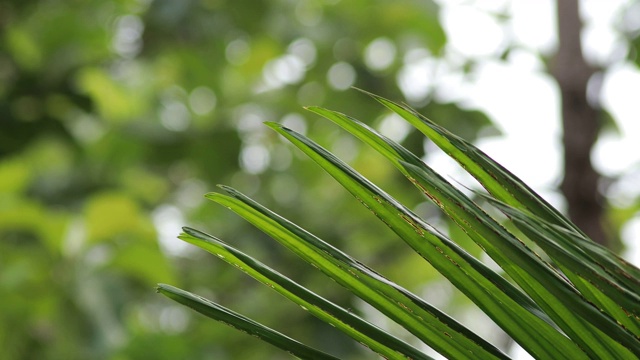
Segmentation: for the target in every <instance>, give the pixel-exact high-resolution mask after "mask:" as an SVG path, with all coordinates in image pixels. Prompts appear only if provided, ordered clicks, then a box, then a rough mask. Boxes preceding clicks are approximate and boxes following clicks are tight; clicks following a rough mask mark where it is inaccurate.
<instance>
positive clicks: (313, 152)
mask: <svg viewBox="0 0 640 360" xmlns="http://www.w3.org/2000/svg"><path fill="white" fill-rule="evenodd" d="M315 110H318V109H315ZM268 125H269V126H271V127H272V128H274V129H275V130H276V131H277V132H278V133H280V134H281V135H283V136H285V137H286V138H287V139H288V140H289V141H291V142H292V143H293V144H294V145H296V146H297V147H298V148H300V149H301V150H302V151H303V152H304V153H305V154H307V155H308V156H309V157H311V158H312V159H313V160H314V161H316V162H317V163H318V164H319V165H320V166H322V167H323V168H324V169H325V170H326V171H327V172H328V173H329V174H330V175H331V176H333V177H334V178H335V179H336V180H338V182H340V183H341V184H342V185H343V186H344V187H345V188H346V189H347V190H349V191H350V192H351V193H352V194H353V195H354V196H355V197H356V198H358V200H360V201H361V202H362V203H363V204H364V205H365V206H366V207H367V208H369V209H370V210H371V211H372V212H373V213H374V214H375V215H376V216H378V217H379V218H380V219H381V220H382V221H383V222H384V223H386V224H387V225H388V226H389V227H390V228H391V229H392V230H394V231H395V232H396V233H397V234H398V235H399V236H400V237H401V238H402V239H403V240H404V241H406V242H407V244H409V245H410V246H411V247H412V248H414V250H416V252H418V253H419V254H420V255H421V256H423V257H424V258H425V259H427V260H428V261H429V262H430V263H431V264H432V265H433V266H434V267H435V268H436V269H438V271H440V272H441V273H442V274H443V275H445V276H446V277H447V278H448V279H449V280H450V281H451V282H452V283H453V284H454V285H455V286H457V287H458V288H459V289H460V290H461V291H463V292H464V293H465V294H466V295H467V296H469V297H470V298H471V299H472V300H473V301H474V302H476V303H477V304H478V305H479V306H480V307H481V308H482V309H483V311H485V312H486V313H487V314H488V315H489V316H491V317H492V318H493V319H494V320H495V321H496V322H497V323H499V324H501V325H503V327H504V329H505V330H506V331H509V332H510V333H511V335H512V336H514V338H516V339H518V340H519V341H520V342H521V345H522V346H523V347H524V348H525V349H527V350H528V351H530V352H531V353H533V354H537V355H540V357H549V356H552V357H555V358H557V357H558V356H563V355H566V356H567V358H575V357H576V356H578V354H580V353H581V352H580V349H579V348H578V347H577V346H575V344H573V343H572V342H570V341H569V340H568V339H566V337H565V336H564V335H562V334H560V333H559V332H558V331H556V330H555V329H554V328H553V327H551V326H549V324H547V323H546V322H545V321H544V320H543V319H546V316H544V315H543V314H541V311H540V310H539V309H538V308H537V306H536V305H535V304H534V303H533V302H532V301H531V300H530V299H529V298H528V297H527V296H525V295H523V294H522V293H521V292H519V291H518V290H516V289H515V288H514V287H513V286H512V285H511V284H509V283H508V282H507V281H505V280H504V279H502V278H501V277H500V276H498V275H497V274H495V273H493V272H492V271H491V270H489V269H487V268H486V267H485V266H484V265H483V264H482V263H480V262H479V261H477V260H476V259H475V258H473V257H472V256H470V255H468V254H467V253H466V252H465V251H464V250H462V249H460V248H459V247H458V246H456V245H455V244H454V243H452V242H451V241H449V240H447V239H446V238H445V237H444V236H442V235H441V234H439V233H438V232H437V230H435V229H432V228H431V227H430V226H428V225H427V224H425V223H424V222H423V221H422V220H421V219H419V218H418V217H417V216H416V215H415V214H413V213H412V212H411V211H409V210H408V209H406V208H405V207H404V206H402V205H400V204H399V203H398V202H397V201H396V200H394V199H393V198H391V197H390V196H389V195H387V194H386V193H384V192H383V191H382V190H380V189H378V188H377V187H376V186H375V185H373V184H371V183H370V182H369V181H368V180H366V179H364V178H363V177H362V176H360V175H359V174H358V173H357V172H355V170H353V169H351V168H350V167H348V166H347V165H346V164H344V163H343V162H341V161H340V160H338V159H337V158H335V157H334V156H333V155H331V154H330V153H329V152H327V151H326V150H324V149H322V148H321V147H320V146H318V145H317V144H315V143H314V142H312V141H311V140H309V139H307V138H306V137H304V136H302V135H300V134H298V133H296V132H294V131H292V130H289V129H286V128H284V127H282V126H279V125H277V124H273V123H268ZM425 240H426V241H425ZM505 293H507V294H505ZM559 348H562V349H564V350H566V351H558V350H557V349H559ZM584 358H586V356H584Z"/></svg>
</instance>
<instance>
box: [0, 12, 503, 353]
mask: <svg viewBox="0 0 640 360" xmlns="http://www.w3.org/2000/svg"><path fill="white" fill-rule="evenodd" d="M446 41H447V40H446V37H445V34H444V31H443V29H442V28H441V26H440V23H439V22H438V7H437V6H436V5H435V4H434V3H433V2H431V1H418V0H403V1H383V0H375V1H365V0H358V1H336V0H324V1H321V0H313V1H287V0H278V1H267V0H241V1H238V0H236V1H225V0H185V1H170V0H155V1H151V0H118V1H99V0H85V1H78V0H72V1H61V0H44V1H17V0H13V1H3V2H2V3H0V309H2V311H0V348H1V349H2V352H3V355H2V356H3V358H7V359H89V358H90V359H174V358H183V359H205V358H215V359H249V360H250V359H267V358H268V359H279V358H283V356H284V355H282V354H281V353H280V351H278V350H274V349H271V348H270V347H269V346H268V345H264V344H262V343H261V342H259V341H257V340H256V341H252V340H248V339H247V338H245V337H244V336H243V335H242V334H236V333H235V332H229V331H228V330H227V329H226V328H224V327H221V326H216V325H215V324H211V323H210V322H209V321H206V320H205V319H203V318H201V317H199V316H197V315H193V314H191V313H190V312H188V311H187V310H184V309H182V308H180V307H178V306H177V305H172V304H170V303H169V302H168V301H167V300H166V299H163V298H161V297H159V296H157V295H156V294H155V293H154V291H153V287H154V285H155V283H157V282H167V283H173V284H177V285H180V286H181V287H184V288H189V289H193V290H194V291H196V292H198V293H201V294H203V295H207V296H209V297H211V298H213V299H215V300H216V301H219V302H220V303H223V304H232V305H233V306H232V307H233V308H234V309H235V310H237V311H239V312H241V313H244V314H247V315H248V316H250V317H255V318H256V319H259V320H260V321H261V322H263V323H265V324H267V325H271V326H273V327H275V328H278V329H280V330H283V331H284V332H285V333H288V334H295V335H296V338H298V339H300V340H301V341H303V342H305V343H308V344H311V345H314V344H319V343H323V344H324V346H323V348H325V349H327V348H328V347H329V350H330V351H332V352H333V353H335V354H340V355H341V357H342V358H345V359H360V358H362V356H364V355H363V350H362V349H360V348H358V347H357V346H355V345H353V344H352V343H351V341H350V340H349V339H347V338H345V337H343V336H342V335H340V334H337V333H336V332H335V331H333V329H331V328H330V327H328V326H326V325H324V324H322V323H320V322H319V321H316V320H315V319H313V318H311V317H309V315H307V314H306V313H305V312H302V311H298V309H294V308H292V306H290V305H289V304H288V303H286V302H282V301H279V298H278V297H277V295H274V294H271V293H270V292H269V291H268V290H267V289H262V288H261V287H260V286H259V285H256V284H254V283H253V282H252V281H251V280H249V279H248V278H245V277H243V276H241V275H238V274H237V273H236V272H234V271H226V268H225V265H224V264H219V263H218V262H217V261H212V259H210V258H208V257H207V256H205V255H202V254H200V253H199V252H197V251H192V249H189V248H180V247H178V248H176V245H173V244H175V243H177V241H175V242H173V241H171V242H168V241H166V239H172V238H174V237H175V236H177V235H178V233H179V226H181V225H186V224H188V225H191V226H194V227H198V228H200V229H203V230H207V231H210V232H211V233H213V234H216V235H217V236H219V237H220V238H222V239H225V240H228V241H230V242H233V243H234V244H236V245H237V246H238V247H240V248H243V249H245V250H246V251H247V252H249V253H251V254H253V255H254V256H256V257H261V258H262V259H263V261H265V262H266V263H268V264H270V265H272V266H274V267H275V268H279V269H282V270H285V269H286V270H288V271H287V273H288V274H294V276H293V277H294V279H295V280H298V281H301V282H303V283H304V284H305V285H308V286H309V288H311V289H314V290H316V291H318V292H320V293H322V294H323V295H324V296H326V297H327V298H330V299H331V300H333V301H335V302H337V303H340V304H342V305H344V306H347V307H350V308H354V309H356V310H357V309H358V306H359V304H356V303H352V302H353V301H354V300H353V299H352V298H351V297H350V296H349V295H348V294H345V293H344V291H342V290H341V289H339V288H338V287H337V286H336V287H327V286H326V284H324V282H321V281H319V280H320V278H321V275H320V274H317V273H316V272H313V271H309V270H310V269H308V268H307V267H306V266H305V265H304V264H301V263H300V262H299V261H298V260H296V259H294V257H293V256H292V255H289V254H287V253H285V252H283V251H281V250H279V249H277V247H275V246H272V244H271V242H270V241H268V239H264V240H265V241H255V239H256V238H258V239H262V238H264V235H262V234H261V233H258V232H257V231H255V230H253V229H251V228H249V227H246V226H244V225H241V224H242V222H241V221H240V220H239V219H238V218H236V217H234V216H233V215H231V214H230V213H228V212H225V211H223V210H220V209H218V207H216V206H211V205H210V204H208V203H206V202H204V199H203V198H202V194H203V193H205V192H207V191H209V190H212V189H213V187H214V186H215V184H217V183H225V184H228V185H231V186H233V187H235V188H237V189H240V190H242V191H243V192H244V193H246V194H248V195H251V196H254V197H256V199H258V200H260V201H261V202H262V203H264V204H266V205H268V206H270V207H272V208H274V209H277V211H278V212H279V213H281V214H282V215H283V216H286V217H288V218H290V219H291V220H293V221H294V222H301V223H304V224H307V226H308V227H309V229H310V230H311V231H313V232H315V233H317V234H318V235H320V236H321V237H322V238H324V239H327V240H330V241H332V242H334V243H335V244H337V245H339V246H340V247H341V248H343V249H345V251H347V252H348V253H351V254H353V255H354V256H356V257H358V258H359V259H362V260H364V261H366V262H368V263H370V264H372V265H373V266H374V267H375V268H376V269H379V270H381V271H382V272H383V273H385V274H386V275H388V276H389V277H390V278H392V279H394V280H395V281H397V282H399V283H400V284H402V285H403V286H406V287H408V288H411V289H414V290H416V289H420V288H421V287H422V286H424V281H425V279H427V280H428V279H431V278H434V277H435V273H434V271H433V270H432V269H431V268H429V267H428V266H427V265H426V264H425V263H424V262H422V260H421V259H420V258H419V257H417V255H415V254H414V253H412V252H411V251H408V249H406V248H405V247H404V246H403V245H401V244H400V242H398V241H393V234H392V233H391V232H390V231H389V230H387V229H386V227H384V226H383V225H380V224H379V223H378V222H375V221H371V219H369V214H368V213H367V212H366V211H365V210H363V209H361V208H360V207H359V206H358V204H357V203H356V204H354V202H353V201H351V200H352V199H351V198H350V197H348V196H345V195H346V192H344V191H343V190H341V189H339V188H338V185H336V184H335V183H334V182H333V181H332V180H331V179H330V178H329V177H328V176H318V175H317V174H318V171H317V169H316V168H315V165H313V164H311V163H310V162H309V161H308V160H306V159H304V158H303V157H302V156H299V154H298V153H296V152H294V151H292V148H291V147H289V146H287V145H285V144H284V143H283V142H282V141H280V139H279V138H278V136H277V135H275V134H273V133H272V132H270V131H268V130H266V129H265V127H264V126H263V125H262V124H261V123H262V122H263V121H278V122H282V123H284V124H285V125H287V126H289V127H292V128H294V129H296V130H298V131H301V132H303V133H304V132H305V129H312V130H313V134H314V138H315V139H316V140H317V141H318V142H320V143H321V144H322V145H324V146H326V147H328V148H329V149H331V150H332V151H333V152H335V153H336V154H337V155H339V156H340V157H341V158H343V159H346V160H348V161H350V162H351V163H352V164H353V165H354V167H356V168H358V169H360V170H361V171H362V173H363V174H364V175H365V176H367V177H369V178H370V179H372V180H373V181H375V182H376V183H377V184H379V185H381V186H382V187H384V186H385V185H387V186H388V185H390V184H394V183H397V181H398V180H399V176H398V175H397V174H396V173H395V172H394V171H392V169H391V168H390V167H385V166H383V165H378V164H381V162H379V161H375V162H372V161H371V159H372V158H375V159H377V155H376V154H373V153H372V152H361V151H360V147H359V145H358V144H357V142H356V141H355V140H354V139H351V138H349V137H348V135H343V134H340V132H339V131H338V130H337V129H336V128H334V127H333V126H332V125H331V124H329V123H328V122H325V121H323V120H319V119H317V117H315V116H311V115H310V114H307V113H305V112H304V110H302V106H305V105H321V106H326V107H329V108H332V109H338V110H340V109H344V111H346V110H347V109H348V110H349V111H350V112H352V113H357V114H359V117H360V118H361V119H369V123H370V125H372V126H374V127H380V126H382V125H383V123H384V122H385V121H389V119H388V113H386V112H383V111H382V110H381V109H380V107H377V106H370V99H368V98H367V97H366V96H363V95H361V94H359V93H358V92H356V91H345V90H346V89H347V88H348V87H349V86H352V85H353V86H357V87H360V88H364V89H367V90H369V91H371V92H374V93H377V94H380V95H382V96H384V97H388V98H392V99H402V98H405V97H406V95H407V94H406V89H405V90H403V89H402V88H400V87H399V85H398V81H397V77H398V74H399V72H400V71H401V70H402V68H403V66H404V65H405V63H406V60H405V57H406V56H407V54H409V53H411V52H412V51H413V52H414V53H415V52H416V51H418V52H420V53H421V54H427V55H428V56H429V57H432V58H434V59H439V58H441V57H442V56H443V53H444V51H443V50H444V48H445V46H446ZM374 44H375V46H374ZM376 49H377V50H376ZM367 52H370V55H368V56H367V55H366V53H367ZM469 61H470V60H468V59H465V60H464V61H462V62H460V63H459V64H458V65H455V66H458V68H459V70H460V71H461V72H464V71H465V69H468V67H469ZM451 66H454V65H451ZM407 101H409V102H410V103H411V105H412V106H413V107H415V108H417V109H418V110H422V111H423V112H425V113H431V114H433V117H434V118H436V119H437V120H439V121H449V122H450V123H447V124H445V125H446V126H447V127H449V128H450V129H454V130H455V129H459V130H460V131H458V133H460V134H461V135H463V136H464V137H465V138H466V139H468V140H473V139H474V138H475V137H476V136H477V134H478V132H479V131H480V130H485V131H486V130H487V128H488V127H490V126H491V125H490V122H489V120H488V118H487V116H486V115H484V114H482V113H479V112H477V111H470V110H467V109H465V108H462V107H460V106H459V105H458V104H456V103H438V101H437V99H435V98H434V96H433V94H432V92H430V91H424V92H423V93H422V94H421V95H420V96H418V98H416V97H415V96H413V97H410V99H407ZM354 108H355V109H357V110H354ZM485 133H486V132H485ZM399 136H400V138H399V140H403V139H404V140H403V144H404V145H405V146H407V147H408V148H409V149H410V150H412V151H414V152H416V153H418V154H420V155H424V153H425V146H424V143H423V140H422V138H421V137H419V136H416V134H414V133H413V132H409V133H404V134H400V135H399ZM372 163H375V164H376V167H373V168H372V167H371V166H370V164H372ZM311 168H313V171H307V169H311ZM394 189H395V192H394V193H393V194H392V195H394V196H396V197H398V198H399V199H400V200H402V201H403V202H404V203H405V204H408V205H412V206H414V207H415V210H416V211H417V212H419V213H420V214H421V215H423V216H424V217H426V218H431V219H436V218H437V217H438V215H437V212H436V210H435V209H434V207H432V206H430V205H427V203H426V202H425V201H424V200H423V199H420V198H416V197H414V196H413V195H412V193H413V192H412V190H411V186H409V185H407V186H406V187H405V188H403V187H397V186H396V187H394ZM302 204H304V206H302ZM299 209H304V213H302V212H301V211H300V210H299ZM327 214H331V216H327ZM335 214H348V215H349V216H348V217H346V216H345V217H340V216H338V217H336V216H335ZM303 218H304V221H299V220H300V219H303ZM336 219H337V221H336ZM436 221H437V220H436ZM364 222H366V223H367V224H369V225H367V226H362V224H363V223H364ZM456 237H457V238H462V237H464V234H462V233H460V234H457V235H456ZM407 269H410V271H408V270H407ZM399 274H403V275H402V278H395V277H394V275H399ZM406 274H411V275H412V276H410V277H406ZM319 284H322V285H319ZM223 289H224V291H223ZM447 291H451V290H447ZM455 299H456V300H455V301H454V302H452V304H450V305H449V306H450V307H455V306H458V305H464V304H466V300H463V299H462V298H455ZM265 304H268V306H269V308H268V309H265ZM266 310H268V311H266Z"/></svg>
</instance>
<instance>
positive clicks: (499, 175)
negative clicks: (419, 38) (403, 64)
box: [360, 90, 640, 288]
mask: <svg viewBox="0 0 640 360" xmlns="http://www.w3.org/2000/svg"><path fill="white" fill-rule="evenodd" d="M360 91H362V92H363V93H366V94H367V95H369V96H371V97H373V98H374V99H376V100H377V101H378V102H380V103H381V104H383V105H384V106H386V107H387V108H388V109H390V110H391V111H393V112H395V113H397V114H398V115H400V116H402V117H403V118H404V119H405V120H406V121H407V122H409V123H410V124H411V125H413V126H415V127H416V128H417V129H418V130H419V131H420V132H422V133H423V134H424V135H425V136H427V137H428V138H429V139H431V141H433V142H434V143H435V144H436V145H437V146H438V147H440V148H441V149H442V150H443V151H444V152H445V153H447V154H448V155H449V156H451V157H452V158H453V159H454V160H456V161H457V162H458V163H459V164H460V165H461V166H462V167H463V168H464V169H465V171H467V172H468V173H469V174H471V175H472V176H473V177H475V178H476V180H478V182H479V183H480V184H482V186H484V187H485V188H486V189H487V190H488V191H489V193H491V194H492V195H493V196H495V198H496V199H498V200H500V201H502V202H505V203H506V204H509V205H510V206H513V207H515V208H517V209H520V210H522V211H525V212H528V213H531V214H534V215H536V216H538V217H540V218H542V219H543V220H545V221H548V222H550V223H551V224H554V225H556V226H560V227H562V228H564V229H566V230H567V231H572V232H575V233H576V234H579V235H580V237H582V238H583V240H584V241H582V242H581V243H580V247H581V248H582V249H583V250H584V251H585V252H587V253H588V254H589V255H590V256H592V257H594V259H597V260H598V262H599V263H602V264H603V265H604V266H606V267H607V268H608V271H611V272H612V273H615V274H618V275H619V276H620V277H621V278H624V279H626V280H624V281H630V282H634V283H635V287H636V288H637V287H638V286H640V283H638V281H640V280H638V279H640V269H638V268H637V267H635V266H633V265H632V264H629V263H628V262H626V261H625V260H624V259H621V258H620V257H618V256H617V255H615V254H614V253H612V252H611V251H610V250H608V249H606V248H605V247H603V246H601V245H599V244H596V243H594V242H592V241H590V240H589V239H588V238H587V236H586V235H585V234H584V233H583V232H582V231H581V230H580V229H578V228H577V227H576V226H575V225H574V224H573V223H571V221H569V220H568V219H567V218H566V217H565V216H564V215H562V214H561V213H560V212H559V211H558V210H556V209H555V208H553V206H551V205H549V203H547V202H546V201H545V200H544V199H543V198H542V197H541V196H540V195H538V194H536V192H535V191H534V190H532V189H531V188H530V187H529V186H527V185H526V184H525V183H524V182H523V181H522V180H520V179H519V178H518V177H517V176H515V175H514V174H512V173H511V172H509V171H508V170H507V169H505V168H504V167H503V166H502V165H500V164H498V163H497V162H495V161H494V160H493V159H491V158H490V157H489V156H487V155H486V154H485V153H484V152H482V150H480V149H478V148H477V147H475V146H473V145H472V144H470V143H469V142H467V141H465V140H464V139H461V138H460V137H458V136H456V135H455V134H452V133H451V132H449V131H448V130H446V129H444V128H443V127H441V126H439V125H438V124H436V123H434V122H433V121H431V120H429V119H427V118H426V117H424V116H423V115H421V114H419V113H417V112H416V111H415V110H413V109H411V108H409V107H406V106H402V105H398V104H396V103H394V102H392V101H389V100H387V99H384V98H382V97H380V96H377V95H374V94H371V93H368V92H366V91H363V90H360Z"/></svg>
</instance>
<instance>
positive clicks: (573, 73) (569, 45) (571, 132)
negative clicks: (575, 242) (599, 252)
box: [551, 0, 610, 245]
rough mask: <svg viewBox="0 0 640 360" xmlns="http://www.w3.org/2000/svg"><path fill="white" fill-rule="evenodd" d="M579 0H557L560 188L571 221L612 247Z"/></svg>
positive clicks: (554, 70)
mask: <svg viewBox="0 0 640 360" xmlns="http://www.w3.org/2000/svg"><path fill="white" fill-rule="evenodd" d="M578 1H579V0H557V2H556V3H557V10H558V36H559V40H560V46H559V48H558V52H557V53H556V55H555V58H554V59H553V62H552V67H551V74H552V75H553V77H554V78H555V79H556V81H557V82H558V85H559V86H560V92H561V95H562V126H563V139H562V140H563V146H564V179H563V180H562V184H561V185H560V189H561V191H562V193H563V194H564V196H565V198H566V199H567V203H568V208H569V209H568V210H569V217H570V218H571V220H572V221H573V222H574V223H575V224H576V225H578V227H579V228H580V229H582V230H583V231H584V232H585V233H586V234H587V235H589V236H590V237H591V238H592V239H593V240H594V241H596V242H598V243H600V244H603V245H610V241H609V239H608V236H607V233H606V231H605V227H604V224H605V221H604V199H603V196H602V195H601V194H600V191H599V189H598V182H599V180H600V174H598V172H597V171H596V170H595V169H594V168H593V165H592V163H591V157H590V155H591V149H592V147H593V145H594V143H595V141H596V139H597V137H598V132H599V130H600V124H599V113H598V110H597V109H595V108H594V107H592V106H591V105H590V104H589V102H588V100H587V83H588V81H589V79H590V78H591V76H592V75H593V74H594V73H595V69H594V68H592V67H591V66H589V64H587V62H586V61H585V59H584V57H583V54H582V46H581V43H580V31H581V29H582V22H581V20H580V14H579V4H578Z"/></svg>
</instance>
